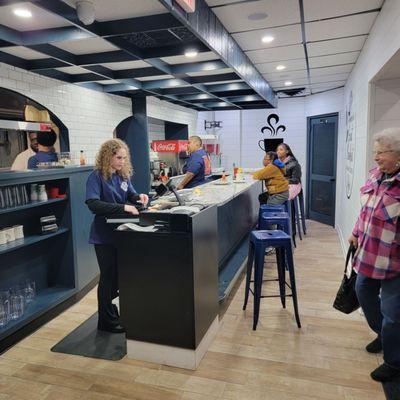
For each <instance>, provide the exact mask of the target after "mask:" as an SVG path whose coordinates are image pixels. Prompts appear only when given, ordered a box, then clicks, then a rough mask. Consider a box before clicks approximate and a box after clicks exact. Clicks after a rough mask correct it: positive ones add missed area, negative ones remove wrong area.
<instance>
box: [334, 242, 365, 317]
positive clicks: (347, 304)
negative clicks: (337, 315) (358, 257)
mask: <svg viewBox="0 0 400 400" xmlns="http://www.w3.org/2000/svg"><path fill="white" fill-rule="evenodd" d="M355 252H356V249H355V248H354V247H353V246H350V247H349V250H348V251H347V256H346V264H345V266H344V276H343V279H342V283H341V284H340V287H339V290H338V292H337V294H336V298H335V301H334V302H333V308H336V310H339V311H341V312H342V313H345V314H350V313H352V312H353V311H355V310H357V309H358V308H359V307H360V303H359V302H358V298H357V294H356V279H357V273H356V272H355V271H354V270H353V268H352V269H351V275H350V278H348V277H347V275H346V270H347V265H348V263H349V261H350V258H351V260H353V257H354V254H355Z"/></svg>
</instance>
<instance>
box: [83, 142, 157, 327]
mask: <svg viewBox="0 0 400 400" xmlns="http://www.w3.org/2000/svg"><path fill="white" fill-rule="evenodd" d="M131 176H132V164H131V160H130V154H129V149H128V146H127V145H126V143H125V142H123V141H122V140H119V139H110V140H107V141H106V142H104V143H103V144H102V145H101V147H100V150H99V152H98V153H97V156H96V164H95V170H94V171H93V172H92V173H91V174H90V175H89V177H88V180H87V182H86V204H87V206H88V207H89V209H90V211H92V213H93V214H95V217H94V220H93V223H92V226H91V229H90V239H89V243H91V244H93V245H94V248H95V251H96V256H97V261H98V263H99V268H100V280H99V285H98V287H97V300H98V311H99V320H98V325H97V328H98V329H99V330H103V331H108V332H115V333H120V332H124V331H125V330H124V328H123V327H122V326H121V325H120V324H119V321H118V318H119V315H118V309H117V307H115V306H114V305H113V304H112V300H113V299H114V298H116V297H117V296H118V270H117V264H116V249H115V247H114V245H113V242H112V228H111V227H110V226H108V225H107V223H106V217H107V216H110V215H113V214H124V213H127V214H133V215H137V214H139V212H138V210H137V208H136V207H135V206H134V205H133V204H135V203H141V204H144V205H146V204H147V202H148V200H149V198H148V196H147V195H146V194H137V193H136V191H135V189H134V188H133V186H132V183H131V181H130V178H131Z"/></svg>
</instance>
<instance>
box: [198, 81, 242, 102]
mask: <svg viewBox="0 0 400 400" xmlns="http://www.w3.org/2000/svg"><path fill="white" fill-rule="evenodd" d="M193 86H194V87H195V88H197V89H199V90H201V91H202V92H203V93H204V94H209V95H210V96H212V97H214V98H216V99H219V100H221V101H223V102H226V103H228V104H229V105H231V106H232V107H237V108H240V106H237V105H236V104H234V103H231V102H230V101H229V100H228V99H226V98H222V97H220V96H219V95H216V94H214V93H211V92H209V91H208V87H207V86H206V85H203V84H200V83H197V84H194V85H193Z"/></svg>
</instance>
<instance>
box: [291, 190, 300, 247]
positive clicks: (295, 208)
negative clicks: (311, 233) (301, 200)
mask: <svg viewBox="0 0 400 400" xmlns="http://www.w3.org/2000/svg"><path fill="white" fill-rule="evenodd" d="M297 197H298V196H296V197H295V198H294V199H292V200H290V204H291V206H290V208H291V211H292V232H293V240H295V236H296V234H297V233H298V234H299V238H300V240H303V237H302V235H301V229H300V218H299V205H298V198H297Z"/></svg>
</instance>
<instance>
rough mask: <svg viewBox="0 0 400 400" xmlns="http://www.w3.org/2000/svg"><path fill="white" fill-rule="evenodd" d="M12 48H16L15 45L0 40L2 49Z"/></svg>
mask: <svg viewBox="0 0 400 400" xmlns="http://www.w3.org/2000/svg"><path fill="white" fill-rule="evenodd" d="M10 46H15V44H14V43H11V42H7V41H6V40H3V39H0V48H2V47H10Z"/></svg>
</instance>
